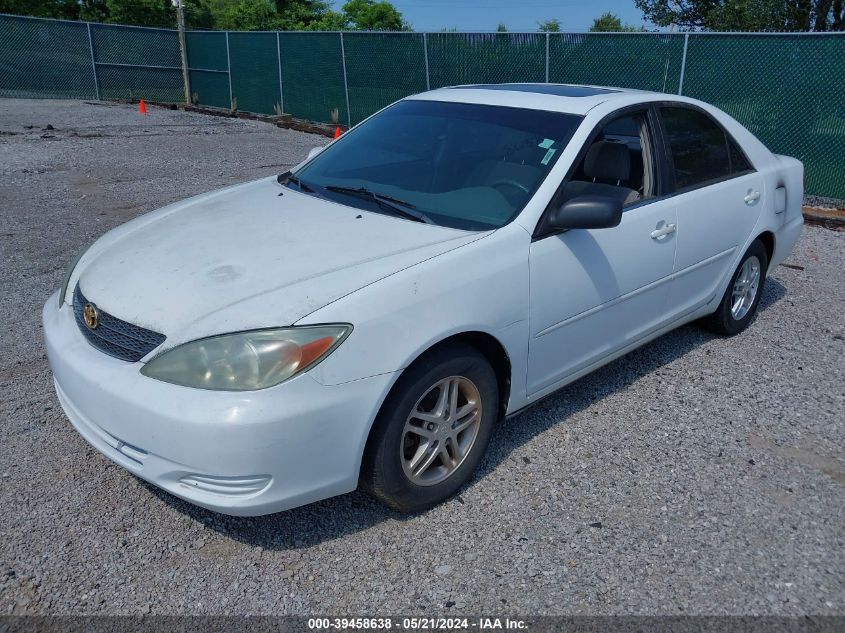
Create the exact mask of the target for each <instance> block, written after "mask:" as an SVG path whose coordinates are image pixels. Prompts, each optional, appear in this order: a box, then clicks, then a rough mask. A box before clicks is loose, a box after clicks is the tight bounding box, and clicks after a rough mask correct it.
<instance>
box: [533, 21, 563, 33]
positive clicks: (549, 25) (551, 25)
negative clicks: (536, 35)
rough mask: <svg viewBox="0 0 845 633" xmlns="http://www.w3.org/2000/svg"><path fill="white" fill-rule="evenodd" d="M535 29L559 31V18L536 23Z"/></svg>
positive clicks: (547, 31)
mask: <svg viewBox="0 0 845 633" xmlns="http://www.w3.org/2000/svg"><path fill="white" fill-rule="evenodd" d="M537 30H539V31H540V32H542V33H560V20H558V19H557V18H552V19H551V20H543V21H542V22H538V23H537Z"/></svg>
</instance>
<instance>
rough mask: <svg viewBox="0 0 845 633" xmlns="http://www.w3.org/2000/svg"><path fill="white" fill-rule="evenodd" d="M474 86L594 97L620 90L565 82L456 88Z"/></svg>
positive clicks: (559, 95)
mask: <svg viewBox="0 0 845 633" xmlns="http://www.w3.org/2000/svg"><path fill="white" fill-rule="evenodd" d="M468 88H474V89H477V90H507V91H509V92H535V93H537V94H542V95H555V96H557V97H593V96H595V95H606V94H610V93H611V92H619V91H618V90H612V89H610V88H592V87H590V86H567V85H564V84H473V85H471V86H455V87H454V89H455V90H461V89H468Z"/></svg>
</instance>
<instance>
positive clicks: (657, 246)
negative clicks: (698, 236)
mask: <svg viewBox="0 0 845 633" xmlns="http://www.w3.org/2000/svg"><path fill="white" fill-rule="evenodd" d="M653 138H654V135H653V134H652V132H651V129H650V124H649V117H648V116H646V114H645V113H641V114H634V115H630V114H627V115H625V116H624V117H622V118H620V119H616V120H614V121H612V122H611V123H609V124H608V125H607V126H605V127H604V128H603V129H602V130H601V132H600V133H599V135H598V136H597V137H595V138H594V139H592V140H591V141H590V143H591V146H590V148H589V150H588V151H587V152H586V154H585V156H584V159H583V161H582V164H581V165H579V166H578V167H577V168H576V170H575V171H574V173H573V174H572V176H571V177H570V179H569V181H568V182H567V183H566V184H565V185H564V187H563V194H564V195H563V197H564V200H565V199H566V197H577V196H579V195H610V196H615V197H618V198H621V199H623V200H624V201H625V202H624V203H625V206H624V207H623V208H624V212H623V214H622V222H621V224H620V225H619V226H617V227H614V228H609V229H589V230H587V229H573V230H569V231H566V232H564V233H561V234H557V235H550V236H547V237H543V238H541V239H537V240H535V241H534V242H533V243H532V244H531V250H530V255H529V271H530V282H529V283H530V302H531V304H530V328H529V330H530V340H529V351H528V377H527V393H528V395H529V396H530V395H533V394H536V393H538V392H540V391H543V390H545V389H548V388H550V387H554V386H556V385H557V384H558V383H560V382H562V381H564V380H565V379H566V378H567V377H569V376H572V375H573V374H575V373H577V372H579V371H580V370H582V369H585V368H587V367H589V366H590V365H592V364H593V363H595V362H597V361H599V360H601V359H602V358H603V357H605V356H607V355H608V354H611V353H612V352H614V351H615V350H618V349H620V348H622V347H624V346H625V345H627V344H628V343H631V342H634V341H636V340H637V339H639V338H642V337H643V336H645V335H647V334H648V333H649V332H651V331H654V330H655V329H657V328H659V327H660V326H662V325H664V324H665V323H666V322H668V321H669V320H670V317H667V310H666V308H667V300H668V296H669V286H670V280H671V276H672V271H673V265H674V258H675V244H676V227H677V218H676V211H675V201H674V200H673V199H672V198H659V197H658V196H657V193H658V191H657V188H656V184H655V182H656V178H655V173H656V170H655V169H654V165H655V158H654V157H655V153H654V151H653V146H652V140H651V139H653ZM620 146H621V147H620ZM622 148H624V150H623V149H622ZM567 191H571V192H572V194H571V196H568V195H567V193H566V192H567Z"/></svg>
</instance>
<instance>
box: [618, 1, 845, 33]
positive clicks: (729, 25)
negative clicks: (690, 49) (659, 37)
mask: <svg viewBox="0 0 845 633" xmlns="http://www.w3.org/2000/svg"><path fill="white" fill-rule="evenodd" d="M635 3H636V5H637V7H638V8H639V9H640V10H641V11H642V12H643V15H644V16H645V18H646V19H648V20H649V21H651V22H654V23H655V24H657V25H658V26H669V25H670V24H675V25H677V26H679V27H681V28H683V29H693V30H695V29H703V30H708V31H843V30H845V2H843V1H842V0H635Z"/></svg>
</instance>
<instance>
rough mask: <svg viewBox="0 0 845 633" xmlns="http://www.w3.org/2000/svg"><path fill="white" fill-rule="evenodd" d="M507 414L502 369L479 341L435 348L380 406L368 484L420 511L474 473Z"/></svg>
mask: <svg viewBox="0 0 845 633" xmlns="http://www.w3.org/2000/svg"><path fill="white" fill-rule="evenodd" d="M498 415H499V389H498V382H497V380H496V374H495V372H494V371H493V368H492V367H491V366H490V363H489V362H487V359H486V358H485V357H484V356H483V355H482V354H481V353H480V352H479V351H478V350H476V349H475V348H473V347H470V346H468V345H464V344H454V345H449V346H448V347H442V348H439V349H435V350H433V351H431V352H429V353H427V354H426V355H424V356H423V357H421V358H420V359H419V360H417V361H416V362H415V363H414V364H413V365H411V366H410V367H409V368H408V369H406V370H405V372H404V373H403V374H402V376H401V377H400V378H399V380H398V381H397V383H396V385H395V386H394V387H393V389H392V390H391V392H390V394H389V395H388V397H387V399H386V400H385V402H384V404H383V405H382V408H381V411H380V412H379V414H378V416H377V418H376V421H375V423H374V425H373V429H372V431H371V433H370V439H369V441H368V443H367V448H366V450H365V452H364V460H363V464H362V467H361V484H362V487H363V488H364V489H365V490H367V492H369V493H370V494H371V495H372V496H373V497H375V498H376V499H377V500H379V501H380V502H382V503H384V504H385V505H387V506H389V507H391V508H393V509H394V510H398V511H400V512H419V511H421V510H425V509H427V508H430V507H432V506H434V505H436V504H438V503H440V502H441V501H444V500H445V499H448V498H449V497H450V496H452V495H453V494H455V493H456V492H457V491H458V490H460V488H461V487H462V486H464V485H465V484H466V483H467V482H468V481H469V480H470V479H471V477H472V475H473V473H474V472H475V469H476V467H477V466H478V464H479V462H480V461H481V459H482V457H483V456H484V453H485V452H486V450H487V445H488V444H489V443H490V436H491V435H492V432H493V427H494V425H495V423H496V419H497V417H498Z"/></svg>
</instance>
